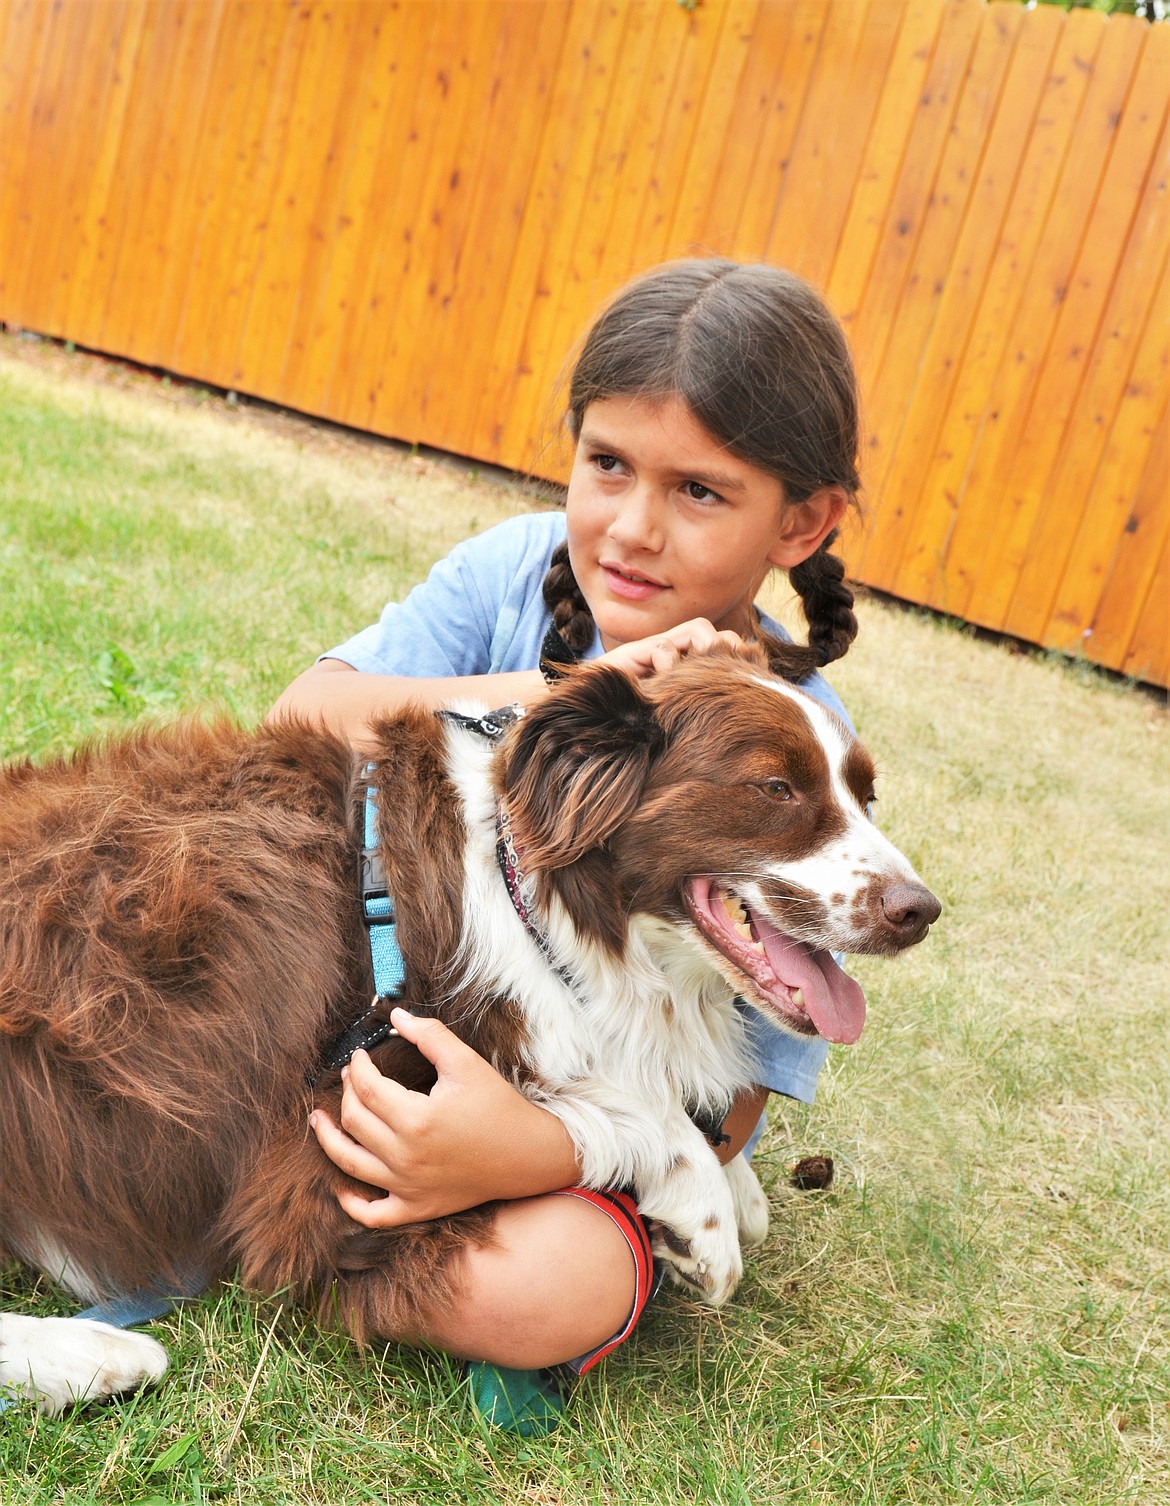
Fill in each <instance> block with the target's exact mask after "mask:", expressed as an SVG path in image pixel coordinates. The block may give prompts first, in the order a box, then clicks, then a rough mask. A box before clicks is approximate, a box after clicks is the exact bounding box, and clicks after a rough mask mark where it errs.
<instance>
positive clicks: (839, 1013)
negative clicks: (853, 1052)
mask: <svg viewBox="0 0 1170 1506" xmlns="http://www.w3.org/2000/svg"><path fill="white" fill-rule="evenodd" d="M756 924H757V928H758V930H759V932H760V940H761V941H762V942H763V943H764V950H765V952H767V954H768V961H769V962H770V963H771V964H772V968H773V970H774V972H775V973H776V976H777V977H778V978H780V979H781V980H782V981H783V982H784V983H786V984H787V985H788V987H789V988H799V989H800V991H801V993H802V994H803V995H804V1007H805V1009H806V1010H807V1012H808V1017H809V1019H810V1020H811V1021H812V1022H813V1024H814V1025H815V1026H816V1027H817V1030H818V1032H819V1033H820V1034H821V1035H823V1036H824V1038H825V1039H826V1040H827V1041H834V1042H836V1043H837V1045H839V1046H851V1045H852V1044H853V1042H854V1041H855V1040H856V1039H857V1038H858V1036H859V1035H860V1034H861V1031H862V1028H863V1027H864V1025H865V995H864V994H863V993H862V991H861V989H860V988H859V987H858V985H857V984H856V983H855V982H854V981H853V979H852V978H851V977H850V976H849V974H848V973H845V972H842V970H841V969H840V968H839V967H838V966H837V964H836V963H835V962H834V961H833V958H832V956H831V955H830V954H829V953H828V952H818V951H814V950H813V949H812V948H811V947H807V946H805V945H804V944H803V942H800V941H796V940H795V939H794V938H793V937H791V936H785V935H784V933H783V932H782V931H775V930H773V929H772V927H771V926H759V922H758V920H757V922H756Z"/></svg>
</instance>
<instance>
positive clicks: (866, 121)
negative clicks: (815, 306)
mask: <svg viewBox="0 0 1170 1506" xmlns="http://www.w3.org/2000/svg"><path fill="white" fill-rule="evenodd" d="M905 3H906V0H874V3H871V4H870V6H869V9H868V11H865V14H864V17H863V18H862V20H861V24H860V28H859V29H858V30H857V31H856V32H854V31H853V29H852V27H850V29H849V33H848V36H847V38H842V39H841V45H842V55H841V57H840V59H839V60H836V59H835V58H834V54H833V52H832V51H831V50H827V51H826V53H825V54H824V57H823V68H822V70H821V78H822V80H823V92H821V93H820V94H819V95H816V96H813V97H812V98H810V101H809V107H808V122H807V129H806V134H805V138H804V139H805V140H806V142H807V150H806V151H805V152H803V153H802V154H801V157H800V163H801V165H802V166H803V165H804V164H806V163H807V164H808V172H807V174H806V175H802V174H801V173H800V172H798V171H793V172H792V173H791V174H790V175H789V180H788V183H787V184H786V186H785V194H784V198H783V200H782V204H781V218H779V219H778V221H777V223H776V224H775V225H774V226H773V231H772V238H769V242H768V245H767V247H766V248H765V254H766V256H767V258H768V260H770V261H773V260H780V259H781V256H780V249H779V248H780V246H781V245H782V246H783V247H784V251H783V257H784V259H785V260H786V261H787V262H788V263H789V264H790V265H791V266H792V267H793V269H794V270H796V271H799V272H800V273H801V274H802V275H803V276H804V277H807V278H808V279H809V281H810V282H813V283H815V284H816V285H817V286H818V287H824V286H826V285H827V283H828V281H829V276H830V273H831V271H832V267H833V262H834V260H835V258H836V256H837V252H838V249H839V247H840V245H841V234H842V229H843V226H844V224H845V221H846V219H847V217H848V214H849V209H850V205H851V203H852V201H853V195H854V192H855V189H856V186H857V182H858V179H859V176H860V170H861V163H862V160H863V157H864V154H865V149H866V144H867V141H868V139H869V137H870V135H871V132H872V130H873V122H874V116H875V114H876V111H877V109H878V105H879V102H880V99H881V96H882V92H883V89H884V86H885V82H886V78H887V76H888V71H889V65H890V58H891V56H892V54H893V51H894V48H895V45H896V43H897V39H898V33H899V31H900V30H901V25H902V17H903V11H904V9H905ZM863 9H864V7H863V6H861V5H860V4H855V5H846V6H840V5H838V6H836V7H835V10H843V11H844V12H845V13H846V15H848V16H850V17H852V16H853V15H854V13H856V15H857V16H858V17H862V11H863ZM833 40H834V39H833V38H832V36H831V34H830V35H829V36H828V37H827V39H826V41H827V44H829V43H831V42H832V41H833ZM846 48H848V49H849V50H848V52H846ZM832 94H836V96H837V98H838V99H840V98H842V97H844V98H845V99H846V100H847V101H848V107H847V108H846V109H841V108H840V107H839V106H838V108H836V109H834V108H833V107H832V105H831V104H830V96H831V95H832Z"/></svg>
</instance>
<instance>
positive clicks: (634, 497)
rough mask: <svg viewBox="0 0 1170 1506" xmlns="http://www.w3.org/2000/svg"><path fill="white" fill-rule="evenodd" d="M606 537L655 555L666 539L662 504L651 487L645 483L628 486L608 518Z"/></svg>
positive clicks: (627, 547) (616, 542) (626, 547)
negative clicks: (611, 515) (607, 533)
mask: <svg viewBox="0 0 1170 1506" xmlns="http://www.w3.org/2000/svg"><path fill="white" fill-rule="evenodd" d="M608 531H609V536H610V538H611V539H612V540H613V542H614V543H615V544H620V545H621V546H622V547H623V548H625V549H641V550H644V551H646V552H647V553H649V554H657V553H658V551H659V550H660V549H661V548H662V545H663V543H664V541H665V531H664V529H663V519H662V505H661V501H660V499H659V498H658V497H657V496H656V495H655V492H654V489H653V487H651V486H648V485H647V484H646V483H644V482H638V483H637V484H636V485H634V486H632V487H630V489H629V491H627V492H626V493H625V494H624V495H623V496H622V498H621V500H620V502H619V503H618V505H617V508H616V510H615V512H614V515H613V518H612V519H611V520H610V525H609V530H608Z"/></svg>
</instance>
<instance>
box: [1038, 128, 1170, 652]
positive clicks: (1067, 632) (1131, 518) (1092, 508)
mask: <svg viewBox="0 0 1170 1506" xmlns="http://www.w3.org/2000/svg"><path fill="white" fill-rule="evenodd" d="M1159 176H1160V178H1161V194H1162V196H1163V197H1166V196H1168V195H1167V190H1168V189H1170V150H1168V152H1167V154H1166V157H1165V159H1164V160H1163V162H1162V164H1161V165H1160V171H1159ZM1161 239H1163V240H1165V237H1161ZM1151 280H1152V281H1153V283H1154V287H1155V290H1156V291H1155V293H1154V297H1153V301H1152V302H1151V303H1150V304H1149V308H1148V312H1146V311H1145V310H1144V309H1142V310H1140V311H1138V312H1137V313H1135V315H1134V325H1135V327H1134V332H1133V335H1134V339H1135V340H1136V350H1135V351H1134V354H1133V360H1132V364H1130V365H1129V366H1128V370H1127V371H1126V372H1125V374H1124V381H1123V382H1122V383H1121V384H1120V393H1119V396H1118V398H1117V399H1116V404H1117V406H1116V410H1115V412H1114V414H1113V417H1112V422H1111V423H1110V424H1109V426H1108V438H1107V440H1106V443H1105V445H1104V447H1103V448H1102V450H1101V458H1100V460H1099V462H1098V464H1097V468H1096V472H1095V474H1093V475H1091V476H1085V477H1084V478H1082V481H1081V486H1082V492H1083V496H1084V502H1083V504H1082V507H1081V511H1080V522H1079V525H1078V526H1077V527H1076V529H1075V530H1073V531H1072V532H1071V536H1070V547H1069V548H1068V549H1067V560H1066V562H1065V563H1064V568H1063V572H1062V573H1061V574H1060V575H1058V576H1056V578H1055V579H1054V581H1053V588H1052V591H1051V594H1050V597H1049V605H1048V608H1047V611H1046V614H1045V622H1044V630H1043V632H1044V637H1043V641H1044V642H1045V643H1047V644H1049V645H1050V646H1051V647H1054V648H1062V649H1073V648H1076V649H1080V648H1082V647H1083V646H1084V645H1085V641H1086V639H1088V638H1089V637H1090V636H1092V635H1093V634H1095V632H1096V631H1097V630H1096V627H1095V626H1094V620H1095V618H1096V617H1097V615H1098V608H1099V605H1100V602H1101V598H1102V595H1103V593H1104V588H1105V582H1106V578H1107V574H1108V571H1109V568H1110V566H1111V564H1112V563H1113V562H1114V560H1115V559H1116V551H1117V547H1118V546H1119V545H1120V543H1121V542H1123V541H1124V540H1125V538H1126V536H1127V530H1133V531H1134V533H1135V534H1136V531H1137V529H1138V528H1139V526H1140V523H1141V521H1142V520H1141V517H1140V515H1139V514H1137V513H1135V512H1134V511H1133V499H1134V494H1135V492H1136V490H1137V488H1138V485H1139V483H1140V481H1141V478H1142V473H1143V471H1144V469H1145V464H1146V459H1147V457H1148V456H1149V455H1150V453H1151V451H1152V450H1156V448H1157V446H1156V443H1155V441H1156V437H1157V435H1158V432H1159V428H1160V427H1161V426H1162V425H1163V424H1164V423H1165V414H1166V381H1165V377H1166V373H1167V372H1168V371H1170V257H1168V256H1167V255H1166V253H1165V252H1163V260H1162V267H1161V271H1160V273H1155V275H1154V277H1153V278H1152V279H1151ZM1123 328H1124V326H1123V325H1122V323H1121V321H1120V320H1119V321H1118V322H1117V324H1115V325H1114V330H1116V331H1118V333H1116V334H1114V333H1113V332H1112V331H1111V336H1110V338H1111V340H1113V341H1117V342H1120V341H1121V339H1122V338H1123V336H1122V334H1121V333H1120V331H1121V330H1122V329H1123ZM1099 406H1100V408H1101V409H1105V407H1106V404H1105V403H1101V404H1100V405H1099ZM1163 480H1164V482H1165V485H1166V488H1167V490H1168V491H1170V469H1167V470H1164V471H1163ZM1054 573H1055V572H1054ZM1093 647H1094V651H1095V652H1096V651H1097V650H1098V648H1099V645H1097V644H1094V645H1093Z"/></svg>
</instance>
